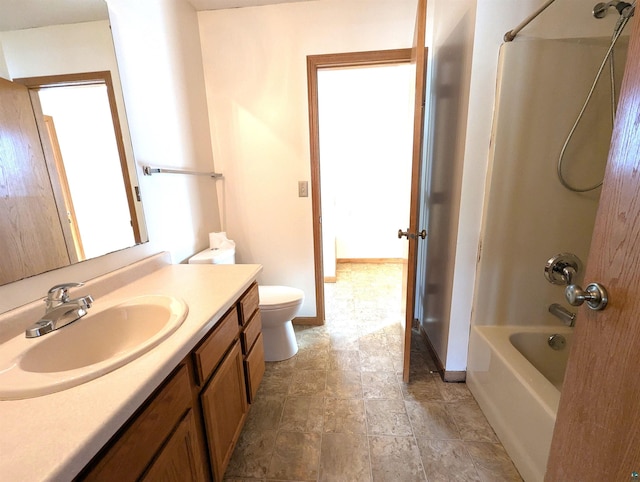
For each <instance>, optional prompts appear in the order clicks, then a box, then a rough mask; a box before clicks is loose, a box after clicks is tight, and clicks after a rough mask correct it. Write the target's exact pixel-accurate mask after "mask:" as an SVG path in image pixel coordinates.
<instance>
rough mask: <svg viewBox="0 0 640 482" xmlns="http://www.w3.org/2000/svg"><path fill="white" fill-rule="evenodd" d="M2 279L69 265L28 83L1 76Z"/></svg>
mask: <svg viewBox="0 0 640 482" xmlns="http://www.w3.org/2000/svg"><path fill="white" fill-rule="evenodd" d="M0 252H2V263H0V284H4V283H9V282H11V281H15V280H18V279H21V278H24V277H26V276H32V275H34V274H38V273H42V272H44V271H48V270H51V269H54V268H59V267H61V266H67V265H68V264H69V255H68V253H67V247H66V244H65V240H64V236H63V231H62V226H61V224H60V219H59V217H58V210H57V208H56V203H55V199H54V195H53V190H52V187H51V180H50V179H49V172H48V171H47V166H46V163H45V159H44V154H43V152H42V146H41V143H40V137H39V135H38V128H37V125H36V120H35V117H34V113H33V109H32V108H31V100H30V97H29V92H28V90H27V88H26V87H24V86H22V85H19V84H16V83H14V82H10V81H8V80H5V79H1V78H0Z"/></svg>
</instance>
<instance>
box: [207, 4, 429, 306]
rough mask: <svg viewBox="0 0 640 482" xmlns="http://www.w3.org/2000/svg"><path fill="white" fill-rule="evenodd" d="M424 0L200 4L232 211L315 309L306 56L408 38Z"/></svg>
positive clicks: (230, 229)
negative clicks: (304, 188) (302, 187)
mask: <svg viewBox="0 0 640 482" xmlns="http://www.w3.org/2000/svg"><path fill="white" fill-rule="evenodd" d="M416 5H417V2H416V1H415V0H376V1H367V2H362V1H358V0H325V1H322V2H300V3H290V4H280V5H272V6H264V7H248V8H239V9H230V10H218V11H207V12H200V13H199V14H198V18H199V21H200V36H201V39H202V52H203V60H204V66H205V78H206V86H207V100H208V105H209V114H210V119H211V136H212V138H213V142H214V155H215V159H216V166H217V168H218V169H219V170H221V171H223V172H224V174H225V181H224V187H223V190H222V191H221V196H222V199H221V207H222V221H223V226H224V228H225V231H227V233H228V234H229V237H230V238H232V239H234V240H235V241H236V242H237V253H238V261H239V262H258V263H261V264H263V266H264V271H263V274H262V276H261V282H264V283H267V284H285V285H291V286H296V287H299V288H301V289H303V290H304V291H305V295H306V296H305V303H304V305H303V307H302V309H301V312H300V316H315V314H316V313H315V312H316V310H315V303H316V300H315V286H314V269H313V237H312V219H311V218H312V212H311V197H308V198H298V195H297V183H298V181H300V180H309V178H310V161H309V125H308V108H307V105H308V100H307V88H306V83H307V75H306V56H307V55H312V54H324V53H336V52H356V51H365V50H383V49H394V48H407V47H410V46H411V44H412V39H413V33H414V24H415V12H416Z"/></svg>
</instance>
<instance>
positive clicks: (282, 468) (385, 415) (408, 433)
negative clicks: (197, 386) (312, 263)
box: [225, 263, 522, 482]
mask: <svg viewBox="0 0 640 482" xmlns="http://www.w3.org/2000/svg"><path fill="white" fill-rule="evenodd" d="M401 280H402V266H401V265H400V264H350V263H344V264H342V263H341V264H338V273H337V282H336V283H334V284H326V285H325V290H326V291H325V293H326V311H327V313H326V324H325V325H324V326H319V327H307V326H296V335H297V338H298V344H299V352H298V354H297V355H296V356H294V357H293V358H291V359H289V360H285V361H282V362H274V363H267V369H266V373H265V376H264V379H263V382H262V385H261V386H260V389H259V392H258V395H257V397H256V400H255V402H254V403H253V405H252V406H251V410H250V412H249V416H248V418H247V422H246V425H245V427H244V429H243V432H242V435H241V436H240V440H239V442H238V445H237V447H236V450H235V452H234V454H233V457H232V459H231V461H230V463H229V466H228V468H227V471H226V474H225V481H228V482H240V481H243V482H248V481H284V480H287V481H332V482H333V481H344V482H352V481H353V482H355V481H394V482H398V481H402V482H404V481H428V482H433V481H454V480H455V481H483V482H485V481H486V482H497V481H520V480H522V479H521V478H520V476H519V474H518V472H517V470H516V469H515V467H514V466H513V464H512V462H511V460H510V459H509V456H508V455H507V453H506V452H505V451H504V449H503V447H502V445H501V444H500V443H499V441H498V439H497V438H496V436H495V434H494V432H493V430H492V429H491V427H490V426H489V424H488V423H487V421H486V419H485V417H484V415H483V414H482V412H481V411H480V409H479V408H478V405H477V403H476V402H475V400H474V399H473V397H472V396H471V393H470V392H469V390H468V389H467V387H466V385H465V384H464V383H444V382H442V380H441V379H440V376H439V375H438V374H437V372H435V368H436V367H435V365H434V363H433V361H432V360H431V358H430V356H429V354H428V352H427V350H426V348H425V344H424V342H423V340H422V339H421V337H420V335H419V334H417V333H416V332H414V336H413V343H412V347H411V381H410V383H409V384H405V383H403V382H402V356H401V351H402V338H401V337H402V328H401V324H400V322H401V321H402V318H403V315H402V314H401V307H402V294H401V284H402V283H401Z"/></svg>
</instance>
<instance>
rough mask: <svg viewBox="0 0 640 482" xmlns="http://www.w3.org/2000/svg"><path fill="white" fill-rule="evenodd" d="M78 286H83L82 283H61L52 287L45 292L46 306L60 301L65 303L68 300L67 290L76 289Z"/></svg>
mask: <svg viewBox="0 0 640 482" xmlns="http://www.w3.org/2000/svg"><path fill="white" fill-rule="evenodd" d="M80 286H84V283H62V284H59V285H55V286H52V287H51V288H49V291H48V292H47V298H46V299H45V301H46V302H47V305H49V304H51V302H52V301H61V302H62V303H65V302H66V301H68V300H69V289H70V288H78V287H80Z"/></svg>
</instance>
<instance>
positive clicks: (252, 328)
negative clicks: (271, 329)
mask: <svg viewBox="0 0 640 482" xmlns="http://www.w3.org/2000/svg"><path fill="white" fill-rule="evenodd" d="M261 332H262V318H261V316H260V310H258V311H256V312H255V313H254V314H253V316H252V317H251V319H250V320H249V323H247V325H246V326H245V327H244V330H243V331H242V334H241V335H240V339H241V340H242V353H243V354H245V355H246V354H247V353H249V350H251V347H252V346H253V344H254V343H255V342H256V339H257V338H258V335H259V334H260V333H261Z"/></svg>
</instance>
